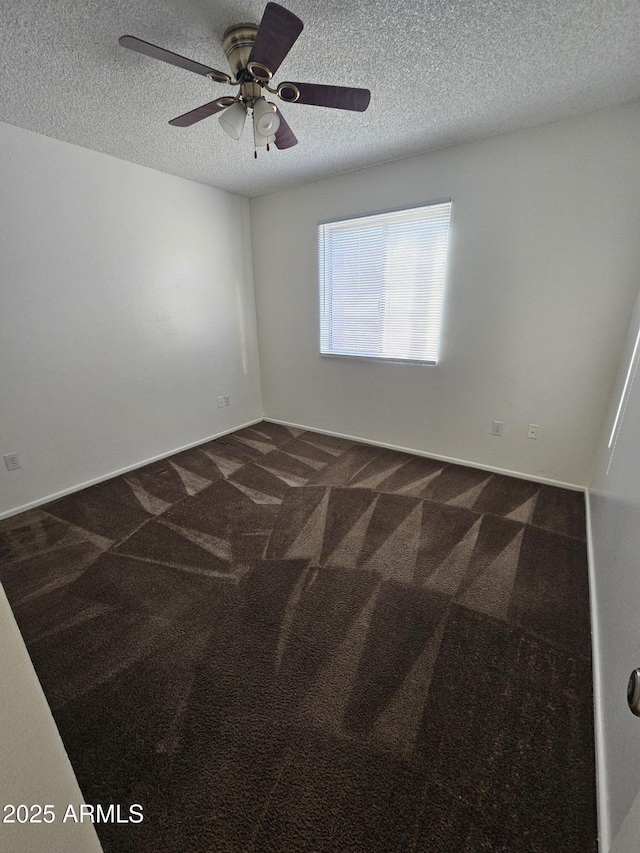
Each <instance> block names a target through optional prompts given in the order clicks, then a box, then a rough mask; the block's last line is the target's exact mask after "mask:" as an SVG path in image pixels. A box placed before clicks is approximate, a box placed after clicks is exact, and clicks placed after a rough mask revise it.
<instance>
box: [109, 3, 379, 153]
mask: <svg viewBox="0 0 640 853" xmlns="http://www.w3.org/2000/svg"><path fill="white" fill-rule="evenodd" d="M302 27H303V24H302V21H301V20H300V18H298V17H297V15H294V14H293V12H289V11H288V10H287V9H285V8H284V7H283V6H279V5H278V4H277V3H267V5H266V7H265V10H264V13H263V15H262V20H261V21H260V25H259V26H256V25H255V24H236V26H234V27H231V29H229V30H227V32H226V33H225V35H224V38H223V42H222V48H223V50H224V52H225V56H226V57H227V60H228V62H229V65H230V66H231V71H232V74H233V75H234V77H231V76H230V75H229V74H226V73H225V72H224V71H216V69H215V68H210V67H209V66H208V65H202V64H200V63H199V62H194V61H193V60H192V59H187V58H186V57H184V56H180V55H179V54H177V53H172V52H171V51H170V50H165V49H164V48H162V47H157V45H155V44H150V43H149V42H147V41H143V40H142V39H139V38H136V37H135V36H122V37H121V38H120V39H119V43H120V44H121V45H122V47H127V48H129V49H130V50H135V51H137V52H138V53H144V54H146V56H151V57H153V58H154V59H161V60H162V61H163V62H168V63H169V64H170V65H177V66H178V68H184V69H185V70H187V71H193V72H194V73H196V74H201V75H203V76H204V77H208V78H209V79H210V80H213V81H215V82H216V83H227V84H229V85H230V86H238V87H239V88H238V93H237V94H236V95H235V97H231V96H230V95H225V96H223V97H221V98H216V99H215V100H213V101H209V103H207V104H203V105H202V106H201V107H196V109H194V110H190V111H189V112H188V113H184V115H181V116H178V117H177V118H174V119H171V121H170V122H169V124H171V125H173V126H174V127H189V126H190V125H192V124H195V123H196V122H197V121H201V120H202V119H204V118H208V116H211V115H214V113H221V115H220V116H219V119H218V120H219V122H220V124H221V125H222V127H223V128H224V130H225V131H226V132H227V133H228V134H229V136H231V137H233V139H240V136H241V135H242V130H243V128H244V124H245V120H246V118H247V115H248V114H249V111H251V115H252V119H253V140H254V157H257V156H258V153H257V149H258V148H259V147H265V146H266V148H267V151H268V150H269V144H270V143H273V144H274V145H275V146H276V148H280V149H282V148H291V147H292V146H293V145H296V144H297V142H298V140H297V139H296V137H295V135H294V133H293V131H292V130H291V128H290V127H289V125H288V124H287V122H286V121H285V119H284V116H283V115H282V113H281V112H280V110H279V109H278V107H277V106H276V105H275V104H274V103H272V102H271V101H267V100H266V99H265V97H264V93H263V90H265V89H266V91H267V92H270V93H271V94H272V95H276V96H277V97H279V98H280V100H281V101H285V103H298V104H311V105H312V106H316V107H332V108H333V109H338V110H355V111H356V112H364V110H366V109H367V107H368V106H369V100H370V98H371V92H370V91H369V90H368V89H355V88H351V87H348V86H324V85H319V84H317V83H291V82H286V83H280V84H279V85H278V86H277V87H276V88H272V86H270V82H271V79H272V77H273V75H274V74H275V73H276V71H277V70H278V68H279V67H280V65H281V63H282V61H283V59H284V58H285V56H286V55H287V54H288V53H289V51H290V50H291V48H292V47H293V45H294V43H295V41H296V39H297V38H298V36H299V35H300V33H301V32H302Z"/></svg>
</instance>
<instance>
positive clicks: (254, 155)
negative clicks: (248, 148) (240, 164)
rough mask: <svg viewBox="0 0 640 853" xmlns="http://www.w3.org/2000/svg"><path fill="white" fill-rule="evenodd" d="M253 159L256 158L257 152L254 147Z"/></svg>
mask: <svg viewBox="0 0 640 853" xmlns="http://www.w3.org/2000/svg"><path fill="white" fill-rule="evenodd" d="M253 159H254V160H257V159H258V152H257V151H256V149H255V148H254V149H253Z"/></svg>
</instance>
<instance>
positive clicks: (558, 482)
mask: <svg viewBox="0 0 640 853" xmlns="http://www.w3.org/2000/svg"><path fill="white" fill-rule="evenodd" d="M263 420H265V421H268V422H269V423H272V424H280V425H281V426H287V427H293V428H294V429H304V430H309V432H319V433H321V434H322V435H333V436H335V437H336V438H346V439H347V440H348V441H360V442H362V444H372V445H373V446H374V447H384V448H386V449H387V450H399V451H400V452H401V453H413V454H414V455H415V456H426V457H427V458H428V459H437V460H438V461H440V462H450V463H452V464H454V465H466V466H467V467H468V468H477V469H479V470H480V471H490V472H491V473H492V474H504V476H505V477H517V478H518V479H519V480H531V481H532V482H534V483H543V484H544V485H545V486H557V487H558V488H560V489H571V491H573V492H584V490H585V487H584V486H579V485H577V484H576V483H563V482H562V481H561V480H552V479H550V478H549V477H539V476H537V475H535V474H523V473H522V471H510V470H508V469H507V468H496V467H495V466H493V465H482V464H481V463H479V462H471V461H470V460H469V459H456V458H455V457H453V456H441V455H440V454H438V453H427V452H426V451H424V450H417V449H416V448H415V447H403V446H402V445H399V444H388V443H387V442H385V441H374V440H373V439H371V438H363V437H362V436H360V435H347V434H346V433H343V432H332V431H331V430H328V429H318V428H317V427H312V426H306V425H305V424H294V423H291V422H289V421H280V420H276V418H268V417H265V418H263Z"/></svg>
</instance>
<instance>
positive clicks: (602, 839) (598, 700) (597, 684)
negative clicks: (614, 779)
mask: <svg viewBox="0 0 640 853" xmlns="http://www.w3.org/2000/svg"><path fill="white" fill-rule="evenodd" d="M585 506H586V525H587V562H588V566H589V607H590V611H591V667H592V673H593V724H594V733H595V750H596V803H597V809H598V851H599V853H607V851H608V850H609V848H610V847H611V840H612V839H611V825H610V821H609V808H608V800H607V786H606V773H605V769H606V767H605V751H604V722H603V717H602V707H603V702H602V699H603V697H602V680H601V675H600V623H599V621H598V602H597V599H596V581H595V572H596V567H595V559H594V552H593V537H592V530H591V495H590V493H589V489H588V488H587V489H586V490H585Z"/></svg>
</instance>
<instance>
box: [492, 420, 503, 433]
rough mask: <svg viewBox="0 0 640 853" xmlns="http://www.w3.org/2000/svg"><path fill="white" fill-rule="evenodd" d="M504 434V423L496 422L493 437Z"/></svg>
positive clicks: (493, 427)
mask: <svg viewBox="0 0 640 853" xmlns="http://www.w3.org/2000/svg"><path fill="white" fill-rule="evenodd" d="M503 432H504V421H494V422H493V426H492V427H491V435H502V433H503Z"/></svg>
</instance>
